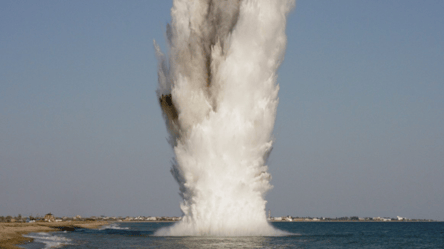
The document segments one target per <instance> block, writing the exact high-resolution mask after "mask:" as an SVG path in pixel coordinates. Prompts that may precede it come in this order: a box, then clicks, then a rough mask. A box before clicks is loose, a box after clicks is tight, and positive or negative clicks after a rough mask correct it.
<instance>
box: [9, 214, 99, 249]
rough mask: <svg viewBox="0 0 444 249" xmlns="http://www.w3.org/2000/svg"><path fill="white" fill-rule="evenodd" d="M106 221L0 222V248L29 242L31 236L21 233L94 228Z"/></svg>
mask: <svg viewBox="0 0 444 249" xmlns="http://www.w3.org/2000/svg"><path fill="white" fill-rule="evenodd" d="M106 224H108V222H106V221H63V222H35V223H3V222H0V248H4V249H10V248H11V249H12V248H19V247H17V246H16V245H18V244H23V243H27V242H31V241H32V238H26V237H23V236H22V235H24V234H27V233H38V232H55V231H60V230H68V231H69V230H73V229H75V228H88V229H94V228H98V227H100V226H103V225H106Z"/></svg>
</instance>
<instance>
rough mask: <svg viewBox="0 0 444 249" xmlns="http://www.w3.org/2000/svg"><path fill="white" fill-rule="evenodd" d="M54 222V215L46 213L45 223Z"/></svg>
mask: <svg viewBox="0 0 444 249" xmlns="http://www.w3.org/2000/svg"><path fill="white" fill-rule="evenodd" d="M54 220H55V218H54V215H52V214H51V213H47V214H46V215H45V221H46V222H54Z"/></svg>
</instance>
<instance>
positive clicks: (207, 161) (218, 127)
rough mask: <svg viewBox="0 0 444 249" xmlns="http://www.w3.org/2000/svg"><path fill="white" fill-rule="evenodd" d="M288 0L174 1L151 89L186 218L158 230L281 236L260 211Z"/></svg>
mask: <svg viewBox="0 0 444 249" xmlns="http://www.w3.org/2000/svg"><path fill="white" fill-rule="evenodd" d="M294 4H295V1H294V0H279V1H276V0H260V1H251V0H225V1H222V0H221V1H216V0H196V1H189V0H175V1H174V2H173V7H172V9H171V16H172V21H171V25H168V26H167V39H168V45H169V49H170V51H169V52H170V54H169V57H168V58H167V57H166V56H165V55H164V54H162V52H161V51H160V49H159V47H158V46H157V44H156V43H155V44H154V46H155V49H156V54H157V57H158V61H159V69H158V79H159V87H158V90H157V95H158V97H159V102H160V106H161V108H162V111H163V116H164V118H165V121H166V125H167V128H168V132H169V134H170V138H169V143H170V144H171V146H172V147H173V148H174V153H175V158H174V159H173V165H172V168H171V173H172V174H173V176H174V178H175V179H176V181H177V182H178V183H179V188H180V195H181V197H182V198H183V202H182V203H181V205H180V207H181V210H182V212H183V214H184V216H183V219H182V220H181V221H180V222H178V223H176V224H175V225H174V226H172V227H169V228H164V229H161V230H159V231H157V233H156V235H169V236H176V235H177V236H183V235H209V236H213V235H215V236H254V235H282V233H283V232H282V231H279V230H276V229H275V228H273V227H272V226H271V225H270V224H269V223H268V222H267V219H266V214H265V204H266V201H265V200H264V196H265V194H266V193H267V191H268V190H270V189H271V188H272V186H271V185H270V179H271V176H270V174H269V173H267V170H268V167H267V166H266V161H267V158H268V156H269V154H270V152H271V149H272V131H273V126H274V122H275V116H276V108H277V105H278V91H279V86H278V85H277V83H276V78H277V75H276V70H277V69H278V67H279V65H280V64H281V62H282V60H283V57H284V50H285V46H286V36H285V25H286V17H287V15H288V13H289V11H290V10H291V9H292V8H293V6H294Z"/></svg>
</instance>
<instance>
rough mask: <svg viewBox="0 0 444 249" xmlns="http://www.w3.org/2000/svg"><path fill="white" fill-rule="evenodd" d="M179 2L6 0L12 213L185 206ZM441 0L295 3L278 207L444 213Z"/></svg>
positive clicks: (1, 176)
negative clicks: (177, 172)
mask: <svg viewBox="0 0 444 249" xmlns="http://www.w3.org/2000/svg"><path fill="white" fill-rule="evenodd" d="M170 8H171V2H170V1H9V0H6V1H1V2H0V31H1V32H0V55H1V56H0V215H17V214H19V213H20V214H22V215H29V214H34V215H36V214H45V213H47V212H52V213H54V214H55V215H59V216H63V215H77V214H80V215H85V216H90V215H101V214H104V215H117V216H118V215H122V216H126V215H156V216H164V215H180V210H179V202H180V197H179V195H178V192H179V190H178V186H177V184H176V183H175V181H174V180H173V178H172V176H171V175H170V173H169V168H170V160H171V157H172V156H173V153H172V150H171V149H170V147H169V146H168V144H167V141H166V137H167V132H166V129H165V126H164V121H163V120H162V116H161V112H160V108H159V106H158V104H157V99H156V96H155V89H156V84H157V73H156V67H157V62H156V60H155V55H154V49H153V45H152V42H153V39H156V41H157V42H159V43H160V46H161V47H162V48H164V51H165V39H164V31H165V25H166V24H167V23H168V22H169V20H170V13H169V11H170ZM443 11H444V2H442V1H394V0H393V1H351V0H349V1H346V0H340V1H307V0H305V1H304V0H299V1H298V2H297V6H296V9H295V10H294V11H293V12H292V13H291V15H290V17H289V19H288V23H287V34H288V45H287V52H286V57H285V61H284V63H283V65H282V66H281V68H280V69H279V84H280V87H281V91H280V95H279V96H280V105H279V107H278V117H277V120H276V126H275V133H274V134H275V138H276V141H275V147H274V150H273V152H272V155H271V157H270V160H269V167H270V168H269V171H270V173H271V174H272V176H273V179H272V184H273V185H274V189H273V190H272V191H271V192H270V193H269V194H268V195H267V197H266V199H267V200H268V204H267V208H269V209H271V212H272V215H275V216H281V215H293V216H327V217H336V216H338V217H339V216H352V215H358V216H372V217H373V216H391V217H393V216H396V215H399V216H404V217H410V218H433V219H440V220H444V214H443V213H442V210H443V209H444V194H443V191H442V190H443V189H444V180H443V179H444V129H443V127H444V98H443V96H444V70H443V68H444V48H443V46H444V27H443V24H444V16H443V15H442V13H443Z"/></svg>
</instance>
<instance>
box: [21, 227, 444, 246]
mask: <svg viewBox="0 0 444 249" xmlns="http://www.w3.org/2000/svg"><path fill="white" fill-rule="evenodd" d="M271 224H272V225H273V226H274V227H276V228H278V229H280V230H283V231H286V232H289V233H291V235H287V236H247V237H211V236H184V237H177V236H167V237H161V236H154V233H155V232H156V231H157V230H159V229H160V228H164V227H168V226H171V225H173V223H170V222H159V223H156V222H134V223H115V224H111V225H107V226H104V227H102V228H99V229H81V228H79V229H75V230H74V231H72V232H53V233H34V234H29V235H28V236H29V237H32V238H35V240H34V242H32V243H28V244H26V245H22V246H21V247H23V248H28V249H30V248H32V249H37V248H54V247H57V248H444V222H274V223H271Z"/></svg>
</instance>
